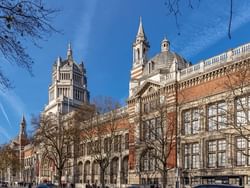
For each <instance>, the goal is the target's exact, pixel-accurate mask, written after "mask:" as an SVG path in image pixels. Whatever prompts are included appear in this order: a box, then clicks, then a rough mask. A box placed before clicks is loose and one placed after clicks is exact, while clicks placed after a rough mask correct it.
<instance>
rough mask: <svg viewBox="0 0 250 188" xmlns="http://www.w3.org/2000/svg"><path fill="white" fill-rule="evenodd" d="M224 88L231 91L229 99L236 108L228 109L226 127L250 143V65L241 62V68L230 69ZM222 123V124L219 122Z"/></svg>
mask: <svg viewBox="0 0 250 188" xmlns="http://www.w3.org/2000/svg"><path fill="white" fill-rule="evenodd" d="M224 87H225V89H226V90H228V91H229V94H228V96H227V98H229V99H232V100H233V104H234V108H232V107H231V108H226V109H224V110H225V113H226V114H227V115H228V118H229V119H228V121H227V122H226V125H227V127H228V128H231V129H233V130H234V131H236V132H235V133H234V134H237V135H240V136H242V137H244V138H245V139H246V140H248V141H250V138H249V134H250V97H249V90H250V64H249V62H241V63H240V64H239V67H237V66H235V67H234V66H233V67H230V68H228V70H227V74H226V80H225V82H224ZM219 123H220V122H219Z"/></svg>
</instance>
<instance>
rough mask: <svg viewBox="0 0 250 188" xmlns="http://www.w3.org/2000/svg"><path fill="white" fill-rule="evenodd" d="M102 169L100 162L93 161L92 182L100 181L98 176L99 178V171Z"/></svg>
mask: <svg viewBox="0 0 250 188" xmlns="http://www.w3.org/2000/svg"><path fill="white" fill-rule="evenodd" d="M99 172H100V170H99V164H98V163H97V162H96V161H95V162H93V164H92V177H91V179H92V183H96V184H97V183H98V178H99V174H100V173H99Z"/></svg>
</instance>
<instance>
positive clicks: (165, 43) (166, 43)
mask: <svg viewBox="0 0 250 188" xmlns="http://www.w3.org/2000/svg"><path fill="white" fill-rule="evenodd" d="M169 48H170V42H169V40H168V39H167V37H166V35H165V36H164V38H163V40H162V42H161V51H162V52H166V51H169Z"/></svg>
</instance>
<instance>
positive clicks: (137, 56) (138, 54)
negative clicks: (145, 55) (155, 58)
mask: <svg viewBox="0 0 250 188" xmlns="http://www.w3.org/2000/svg"><path fill="white" fill-rule="evenodd" d="M136 59H137V60H139V59H140V50H139V48H137V55H136Z"/></svg>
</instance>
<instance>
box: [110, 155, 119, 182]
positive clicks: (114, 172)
mask: <svg viewBox="0 0 250 188" xmlns="http://www.w3.org/2000/svg"><path fill="white" fill-rule="evenodd" d="M118 163H119V159H118V158H117V157H115V158H113V159H112V161H111V166H110V183H113V184H116V183H117V176H118V166H119V164H118Z"/></svg>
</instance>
